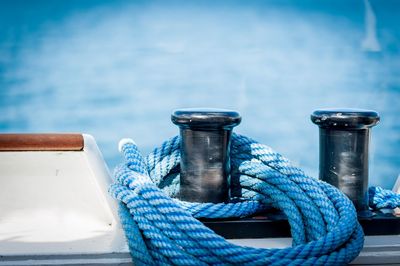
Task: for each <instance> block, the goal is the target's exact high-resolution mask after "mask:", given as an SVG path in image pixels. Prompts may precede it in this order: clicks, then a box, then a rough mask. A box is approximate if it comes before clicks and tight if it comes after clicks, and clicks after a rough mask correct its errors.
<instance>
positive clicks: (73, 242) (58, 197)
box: [0, 135, 131, 265]
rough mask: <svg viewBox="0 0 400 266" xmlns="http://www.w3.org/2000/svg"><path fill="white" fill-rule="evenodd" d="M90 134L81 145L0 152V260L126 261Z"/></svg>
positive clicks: (106, 176) (106, 174)
mask: <svg viewBox="0 0 400 266" xmlns="http://www.w3.org/2000/svg"><path fill="white" fill-rule="evenodd" d="M110 182H111V178H110V175H109V172H108V169H107V167H106V165H105V163H104V160H103V158H102V155H101V153H100V151H99V150H98V148H97V145H96V143H95V141H94V139H93V138H92V137H91V136H89V135H84V150H83V151H63V152H52V151H40V152H39V151H38V152H37V151H31V152H0V265H44V264H49V263H50V264H65V263H68V264H88V263H90V264H93V263H94V264H97V263H100V264H104V263H105V264H107V263H108V264H109V263H111V264H115V263H129V262H130V261H131V260H130V257H129V252H128V247H127V244H126V241H125V239H124V235H123V231H122V228H121V225H120V224H119V219H118V215H117V206H116V203H115V201H114V200H113V199H112V198H111V197H110V196H109V195H108V193H107V189H108V186H109V184H110Z"/></svg>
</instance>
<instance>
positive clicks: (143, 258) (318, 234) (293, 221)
mask: <svg viewBox="0 0 400 266" xmlns="http://www.w3.org/2000/svg"><path fill="white" fill-rule="evenodd" d="M179 142H180V140H179V137H174V138H171V139H169V140H167V141H165V142H164V143H163V144H162V145H161V146H160V147H158V148H156V149H155V150H154V151H153V152H152V153H150V154H149V155H148V156H147V157H143V156H142V155H141V154H140V152H139V151H138V149H137V146H136V145H135V144H134V143H133V141H125V142H124V143H122V145H121V147H120V149H121V151H122V153H123V155H124V157H125V163H123V164H121V165H120V166H119V167H117V169H116V170H115V181H114V183H113V184H112V185H111V187H110V193H111V195H112V196H113V197H115V198H116V199H117V200H119V201H120V202H121V203H120V216H121V222H122V224H123V227H124V230H125V233H126V237H127V240H128V244H129V248H130V252H131V255H132V258H133V261H134V263H135V264H137V265H345V264H347V263H349V262H350V261H352V260H353V259H354V258H355V257H356V256H357V255H358V254H359V252H360V251H361V249H362V246H363V242H364V235H363V231H362V228H361V226H360V224H359V223H358V220H357V215H356V212H355V209H354V206H353V204H352V203H351V202H350V200H349V199H348V198H347V197H345V196H344V195H343V194H342V193H341V192H340V191H338V190H337V189H336V188H334V187H332V186H330V185H329V184H327V183H324V182H321V181H318V180H315V179H313V178H311V177H308V176H307V175H305V174H304V173H303V171H301V170H300V169H298V168H296V167H294V166H292V165H291V164H290V163H289V161H288V160H287V159H285V158H284V157H282V156H281V155H280V154H278V153H276V152H275V151H273V150H272V149H271V148H269V147H268V146H266V145H263V144H260V143H257V142H256V141H254V140H252V139H250V138H247V137H244V136H241V135H238V134H233V136H232V144H231V154H230V155H231V169H232V171H231V183H232V184H231V191H232V194H233V198H232V202H231V203H227V204H223V203H221V204H211V203H188V202H181V201H178V200H176V199H174V197H176V196H177V195H178V192H179V161H180V151H179V148H180V147H179ZM270 207H274V208H278V209H280V210H282V211H283V212H284V213H285V214H286V215H287V216H288V219H289V223H290V226H291V233H292V237H293V247H291V248H283V249H260V248H251V247H242V246H237V245H234V244H232V243H230V242H228V241H226V240H225V239H224V238H222V237H220V236H218V235H217V234H215V233H214V232H213V231H211V230H210V229H208V228H207V227H205V226H204V225H203V224H202V223H201V222H199V221H198V220H197V219H196V218H227V217H244V216H249V215H251V214H254V213H256V212H259V211H262V210H266V209H268V208H270Z"/></svg>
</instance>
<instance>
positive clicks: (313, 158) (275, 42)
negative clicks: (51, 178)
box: [0, 1, 400, 187]
mask: <svg viewBox="0 0 400 266" xmlns="http://www.w3.org/2000/svg"><path fill="white" fill-rule="evenodd" d="M399 11H400V10H399V5H398V4H397V3H395V1H369V2H368V1H324V4H322V3H320V2H319V1H266V2H265V1H263V2H261V1H260V2H252V3H247V2H246V1H242V2H240V1H226V2H225V1H218V4H215V3H214V2H213V1H202V2H192V3H191V4H188V3H186V2H183V1H182V2H179V1H173V2H170V1H160V2H154V1H150V2H147V1H146V2H145V1H143V2H125V1H116V2H103V1H84V2H81V1H65V2H61V1H26V2H25V1H9V2H5V1H2V2H0V15H1V16H0V112H1V116H0V131H1V132H64V131H73V132H86V133H89V134H92V135H93V136H94V137H95V138H96V139H97V141H98V143H99V145H100V148H101V150H102V152H103V154H104V156H105V158H106V160H107V162H108V164H109V166H110V168H112V167H114V166H115V165H116V164H117V163H118V161H120V156H119V154H118V152H117V143H118V140H119V139H120V138H122V137H131V138H133V139H134V140H135V141H136V142H137V143H138V144H139V146H140V147H141V149H142V151H143V152H144V153H148V152H149V151H150V150H151V149H152V148H153V147H154V146H155V145H157V144H159V143H160V142H161V141H162V140H164V139H166V138H168V137H170V136H172V135H174V134H177V133H178V130H177V128H176V127H175V126H174V125H173V124H172V123H171V122H170V113H171V111H172V110H173V109H175V108H179V107H198V106H211V107H220V108H230V109H235V110H238V111H239V112H240V113H241V114H242V116H243V122H242V124H241V125H240V126H239V127H237V128H236V129H235V131H236V132H240V133H242V134H246V135H249V136H252V137H253V138H255V139H258V140H260V141H262V142H264V143H267V144H269V145H270V146H272V147H273V148H274V149H276V150H278V151H280V152H281V153H283V154H284V155H286V156H287V157H289V158H290V159H291V160H292V161H293V162H294V163H295V164H297V165H299V166H301V167H302V168H304V169H305V170H306V171H307V172H309V173H310V174H312V175H314V176H316V175H317V172H318V129H317V127H316V126H315V125H313V124H312V123H311V122H310V119H309V115H310V113H311V112H312V111H313V110H314V109H317V108H321V107H355V108H367V109H374V110H377V111H378V112H379V113H380V114H381V117H382V121H381V123H380V124H379V125H378V126H376V127H375V128H374V129H373V136H372V137H373V139H372V148H371V173H370V178H371V183H372V184H379V185H382V186H385V187H391V186H392V185H393V183H394V181H395V179H396V177H397V175H399V174H400V156H399V151H400V119H399V112H400V75H399V74H400V16H398V14H399Z"/></svg>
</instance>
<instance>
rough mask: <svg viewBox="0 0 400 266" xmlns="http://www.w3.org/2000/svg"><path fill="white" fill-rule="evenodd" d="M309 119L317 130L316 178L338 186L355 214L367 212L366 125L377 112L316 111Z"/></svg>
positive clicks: (354, 110)
mask: <svg viewBox="0 0 400 266" xmlns="http://www.w3.org/2000/svg"><path fill="white" fill-rule="evenodd" d="M311 121H312V122H313V123H314V124H317V125H318V126H319V128H320V130H319V178H320V179H321V180H323V181H326V182H328V183H329V184H331V185H333V186H335V187H337V188H339V189H340V190H341V191H342V192H343V193H345V194H346V195H347V196H348V197H349V198H350V200H351V201H352V202H353V203H354V206H355V207H356V210H357V211H358V212H359V215H363V213H364V214H365V215H367V216H368V215H369V214H368V213H369V211H368V193H367V190H368V146H369V139H370V128H371V127H373V126H374V125H376V124H377V123H378V122H379V114H378V113H377V112H375V111H370V110H359V109H325V110H316V111H314V112H313V114H312V115H311Z"/></svg>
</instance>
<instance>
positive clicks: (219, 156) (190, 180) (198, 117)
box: [171, 109, 241, 203]
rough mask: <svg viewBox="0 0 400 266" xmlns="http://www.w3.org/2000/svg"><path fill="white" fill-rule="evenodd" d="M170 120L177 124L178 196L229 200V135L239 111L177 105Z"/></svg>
mask: <svg viewBox="0 0 400 266" xmlns="http://www.w3.org/2000/svg"><path fill="white" fill-rule="evenodd" d="M171 120H172V122H173V123H174V124H176V125H178V126H179V128H180V135H181V164H180V167H181V174H180V193H179V198H180V199H181V200H183V201H190V202H213V203H218V202H226V201H228V200H229V172H230V158H229V150H230V139H231V133H232V129H233V127H235V126H237V125H238V124H239V123H240V121H241V117H240V115H239V113H237V112H235V111H230V110H222V109H179V110H176V111H174V112H173V114H172V115H171Z"/></svg>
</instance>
